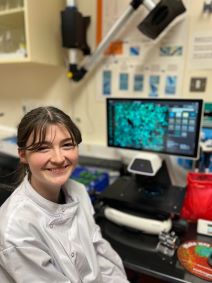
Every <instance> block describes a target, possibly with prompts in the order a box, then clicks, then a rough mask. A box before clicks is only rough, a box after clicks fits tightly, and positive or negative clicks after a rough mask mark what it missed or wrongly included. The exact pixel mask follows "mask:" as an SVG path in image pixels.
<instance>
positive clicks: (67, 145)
mask: <svg viewBox="0 0 212 283" xmlns="http://www.w3.org/2000/svg"><path fill="white" fill-rule="evenodd" d="M74 146H75V145H74V144H73V143H65V144H64V145H63V147H65V148H68V149H69V148H74Z"/></svg>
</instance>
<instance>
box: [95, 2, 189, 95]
mask: <svg viewBox="0 0 212 283" xmlns="http://www.w3.org/2000/svg"><path fill="white" fill-rule="evenodd" d="M97 2H98V5H97V7H98V9H100V8H101V9H102V10H101V11H99V12H98V14H99V15H101V17H100V16H99V17H98V21H99V24H98V23H97V26H99V28H98V29H97V42H100V40H101V38H103V37H104V35H106V33H107V32H108V31H109V29H110V28H111V27H112V25H113V24H114V23H115V21H116V20H117V19H118V17H120V16H121V15H122V13H123V11H124V10H125V9H126V8H127V7H128V5H129V1H128V0H116V1H107V0H97ZM99 3H101V5H99ZM184 4H185V6H186V7H187V8H188V5H189V0H185V1H184ZM147 13H148V12H147V11H146V9H145V8H144V7H141V8H139V9H138V11H136V14H135V16H134V17H133V18H132V20H131V21H130V22H128V25H126V27H124V28H123V29H122V30H121V31H120V34H119V35H118V38H117V39H116V41H115V42H113V43H111V45H110V46H109V48H108V49H107V51H106V54H105V58H106V60H104V63H103V64H102V65H101V67H99V69H98V71H97V72H96V77H97V79H96V82H97V95H98V97H97V99H103V98H104V97H108V96H120V97H122V96H138V97H139V96H142V97H170V96H173V97H174V96H178V97H179V96H181V93H182V85H183V84H182V80H183V73H184V63H185V54H186V50H185V48H186V46H187V29H188V19H187V17H186V16H185V18H184V19H183V20H182V21H180V22H179V23H177V24H176V25H175V26H173V27H172V28H171V29H170V30H167V31H166V32H165V34H164V36H163V37H161V38H160V37H159V38H158V39H156V40H151V39H149V38H147V37H146V36H145V35H144V34H142V33H141V32H140V31H139V30H138V29H137V26H138V24H139V23H140V22H141V21H142V17H143V18H144V17H146V14H147ZM100 28H101V29H100Z"/></svg>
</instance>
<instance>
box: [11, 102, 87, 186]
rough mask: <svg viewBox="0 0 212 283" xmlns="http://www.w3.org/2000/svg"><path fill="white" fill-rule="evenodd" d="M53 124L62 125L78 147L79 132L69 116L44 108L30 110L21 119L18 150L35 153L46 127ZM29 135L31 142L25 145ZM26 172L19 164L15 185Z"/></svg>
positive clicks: (25, 168) (26, 169)
mask: <svg viewBox="0 0 212 283" xmlns="http://www.w3.org/2000/svg"><path fill="white" fill-rule="evenodd" d="M55 124H57V125H62V126H64V127H65V128H66V129H67V130H68V132H69V133H70V136H71V138H72V142H73V144H75V145H78V144H80V143H81V141H82V137H81V133H80V130H79V129H78V127H77V126H76V125H75V123H74V122H73V121H72V120H71V118H70V116H68V115H67V114H65V113H64V112H63V111H62V110H60V109H58V108H56V107H53V106H46V107H38V108H35V109H33V110H31V111H30V112H28V113H26V114H25V116H24V117H23V118H22V119H21V121H20V123H19V125H18V133H17V145H18V148H19V149H21V150H32V151H36V150H37V149H39V147H40V146H41V145H42V143H43V141H44V140H45V137H46V131H47V127H48V126H49V125H55ZM31 135H32V142H31V144H29V145H27V142H28V139H29V137H30V136H31ZM28 170H29V168H28V165H27V164H22V163H20V164H19V168H18V180H17V184H19V183H20V182H21V181H22V180H23V178H24V176H25V174H26V171H28Z"/></svg>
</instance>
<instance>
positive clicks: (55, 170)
mask: <svg viewBox="0 0 212 283" xmlns="http://www.w3.org/2000/svg"><path fill="white" fill-rule="evenodd" d="M68 167H69V165H65V166H62V167H55V168H48V169H47V170H48V171H50V172H52V173H55V174H57V173H62V172H64V171H65V170H66V168H68Z"/></svg>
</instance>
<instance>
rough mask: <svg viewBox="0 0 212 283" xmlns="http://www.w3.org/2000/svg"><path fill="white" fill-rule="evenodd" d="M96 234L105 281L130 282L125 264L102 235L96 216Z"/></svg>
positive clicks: (94, 242)
mask: <svg viewBox="0 0 212 283" xmlns="http://www.w3.org/2000/svg"><path fill="white" fill-rule="evenodd" d="M88 202H89V203H90V210H91V213H92V215H94V208H93V205H92V204H91V201H90V200H89V201H88ZM93 221H94V227H95V228H94V231H95V232H94V236H93V244H94V247H95V250H96V254H97V259H98V263H99V267H100V271H101V275H102V278H103V282H104V283H117V282H122V283H129V281H128V280H127V277H126V273H125V270H124V266H123V263H122V260H121V258H120V257H119V255H118V254H117V253H116V251H115V250H114V249H113V248H112V246H111V245H110V243H109V242H108V241H107V240H105V239H104V238H103V237H102V233H101V229H100V227H99V226H98V225H97V224H96V223H95V220H94V217H93Z"/></svg>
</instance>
